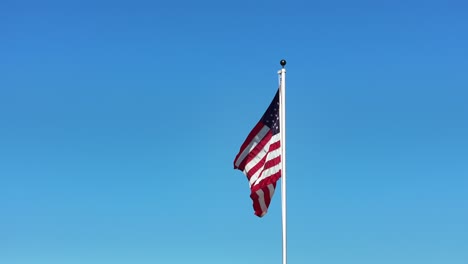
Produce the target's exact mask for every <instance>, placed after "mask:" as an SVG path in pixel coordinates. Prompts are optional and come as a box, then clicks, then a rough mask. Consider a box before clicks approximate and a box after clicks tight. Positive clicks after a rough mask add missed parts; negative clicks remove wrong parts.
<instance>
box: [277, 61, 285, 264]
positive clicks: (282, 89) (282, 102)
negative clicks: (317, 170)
mask: <svg viewBox="0 0 468 264" xmlns="http://www.w3.org/2000/svg"><path fill="white" fill-rule="evenodd" d="M280 64H281V67H282V69H281V70H280V71H279V72H278V73H279V74H281V84H280V132H281V215H282V226H283V264H286V260H287V258H286V69H285V68H284V66H285V65H286V60H281V61H280Z"/></svg>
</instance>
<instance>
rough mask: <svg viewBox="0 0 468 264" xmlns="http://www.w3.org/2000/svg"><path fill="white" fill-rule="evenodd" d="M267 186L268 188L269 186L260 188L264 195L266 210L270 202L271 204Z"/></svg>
mask: <svg viewBox="0 0 468 264" xmlns="http://www.w3.org/2000/svg"><path fill="white" fill-rule="evenodd" d="M268 186H269V184H268V185H266V186H265V187H263V188H262V190H263V193H264V194H265V205H266V208H268V207H269V206H270V202H271V196H270V188H268Z"/></svg>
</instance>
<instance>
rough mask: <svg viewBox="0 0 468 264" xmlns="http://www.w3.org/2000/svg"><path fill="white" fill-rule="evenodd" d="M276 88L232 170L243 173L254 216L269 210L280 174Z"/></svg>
mask: <svg viewBox="0 0 468 264" xmlns="http://www.w3.org/2000/svg"><path fill="white" fill-rule="evenodd" d="M280 135H281V134H280V120H279V90H278V92H276V95H275V98H273V101H272V102H271V104H270V106H269V107H268V109H267V110H266V112H265V114H263V116H262V118H261V119H260V121H259V122H258V123H257V125H256V126H255V127H254V128H253V130H252V131H251V132H250V133H249V135H248V136H247V138H246V139H245V141H244V143H243V144H242V146H241V148H240V150H239V153H238V154H237V156H236V158H235V159H234V169H238V170H241V171H243V172H244V174H245V175H246V176H247V179H248V180H249V184H250V198H252V200H253V208H254V210H255V215H257V216H259V217H262V216H264V215H265V214H266V213H267V211H268V206H269V205H270V201H271V198H272V197H273V193H274V192H275V187H276V181H278V179H279V178H280V177H281V144H280Z"/></svg>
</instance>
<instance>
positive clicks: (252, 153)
mask: <svg viewBox="0 0 468 264" xmlns="http://www.w3.org/2000/svg"><path fill="white" fill-rule="evenodd" d="M272 136H273V135H272V134H271V131H268V133H267V134H266V135H265V137H264V138H262V139H261V140H260V141H259V142H258V143H257V145H256V146H255V147H254V148H253V149H252V150H251V151H250V152H249V154H247V156H246V157H245V158H244V160H243V161H242V162H241V163H240V164H239V167H238V168H239V169H240V170H242V171H243V170H244V169H245V165H246V164H247V163H249V162H250V161H251V160H253V159H254V158H255V157H256V156H257V155H258V153H259V152H260V151H261V150H262V149H263V147H265V145H266V144H268V143H269V142H270V140H271V137H272Z"/></svg>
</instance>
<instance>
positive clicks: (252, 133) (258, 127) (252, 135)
mask: <svg viewBox="0 0 468 264" xmlns="http://www.w3.org/2000/svg"><path fill="white" fill-rule="evenodd" d="M263 126H264V125H263V123H262V122H258V123H257V124H256V125H255V127H254V128H253V129H252V131H250V133H249V135H248V136H247V138H246V139H245V141H244V143H242V146H241V147H240V150H239V153H238V154H237V156H236V158H235V159H234V168H235V169H237V168H236V162H237V159H238V158H239V156H240V154H241V153H242V152H244V149H245V148H246V147H247V146H248V145H249V144H250V142H251V141H252V139H254V138H255V136H256V135H257V134H258V132H260V130H262V128H263ZM242 170H243V169H242Z"/></svg>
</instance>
